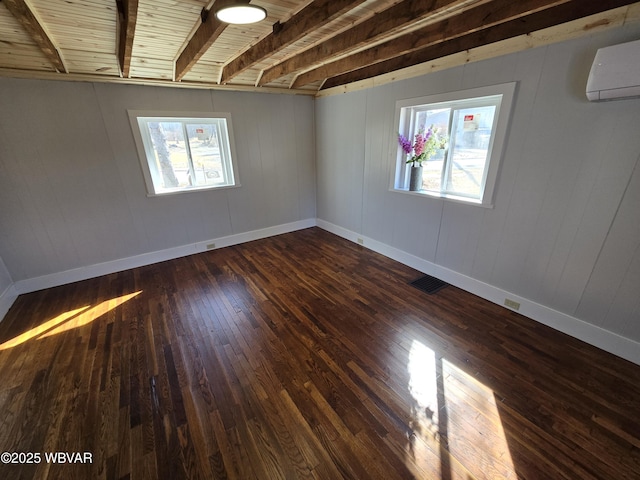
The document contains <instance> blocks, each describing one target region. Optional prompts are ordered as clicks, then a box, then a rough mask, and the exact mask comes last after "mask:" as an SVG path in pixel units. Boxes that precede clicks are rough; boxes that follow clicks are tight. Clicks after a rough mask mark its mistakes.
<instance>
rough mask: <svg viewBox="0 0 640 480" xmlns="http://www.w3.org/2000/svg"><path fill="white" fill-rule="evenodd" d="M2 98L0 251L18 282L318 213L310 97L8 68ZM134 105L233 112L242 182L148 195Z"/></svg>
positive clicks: (0, 80)
mask: <svg viewBox="0 0 640 480" xmlns="http://www.w3.org/2000/svg"><path fill="white" fill-rule="evenodd" d="M0 105H2V108H1V109H0V256H2V258H3V259H4V262H5V264H6V267H7V270H8V272H9V273H10V275H11V277H12V278H13V281H15V282H16V285H17V284H19V283H20V281H23V280H25V279H33V278H40V277H43V276H44V277H46V276H48V275H52V274H57V273H59V272H65V271H69V270H73V269H79V268H83V267H87V266H91V265H95V264H101V263H103V262H112V261H114V260H117V259H123V258H128V257H135V256H139V255H144V254H147V253H149V252H156V251H163V250H167V249H172V248H175V247H180V246H184V245H190V244H193V243H196V242H201V241H206V240H208V239H215V238H221V237H229V236H232V235H237V234H240V233H242V232H248V231H254V230H261V229H268V228H270V227H273V226H277V225H283V224H290V223H292V222H298V221H301V220H305V219H315V216H316V214H315V160H314V155H315V144H314V101H313V99H312V98H309V97H302V96H292V95H268V94H259V93H236V92H220V91H213V90H210V91H207V90H187V89H171V88H160V87H146V86H131V85H113V84H92V83H74V82H56V81H39V80H16V79H7V78H0ZM127 109H133V110H160V111H163V110H164V111H166V110H174V111H227V112H231V115H232V121H233V127H234V132H235V137H236V147H237V157H238V158H236V159H235V160H236V162H237V164H238V169H239V179H240V182H241V185H242V186H241V187H240V188H234V189H227V190H219V191H205V192H193V193H185V194H179V195H171V196H166V197H147V196H146V190H145V186H144V181H143V177H142V172H141V167H140V163H139V160H138V157H137V153H136V148H135V145H134V141H133V136H132V133H131V126H130V123H129V119H128V117H127ZM1 281H2V280H0V282H1ZM1 290H2V288H1V284H0V291H1Z"/></svg>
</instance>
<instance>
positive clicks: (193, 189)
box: [147, 183, 240, 197]
mask: <svg viewBox="0 0 640 480" xmlns="http://www.w3.org/2000/svg"><path fill="white" fill-rule="evenodd" d="M239 187H240V184H239V183H236V184H235V185H221V186H219V187H209V186H203V187H191V188H177V189H175V190H166V191H164V192H148V193H147V197H167V196H171V195H180V194H182V193H196V192H215V191H216V190H229V189H230V188H239Z"/></svg>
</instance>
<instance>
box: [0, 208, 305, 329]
mask: <svg viewBox="0 0 640 480" xmlns="http://www.w3.org/2000/svg"><path fill="white" fill-rule="evenodd" d="M315 226H316V219H315V218H308V219H306V220H299V221H296V222H291V223H285V224H282V225H276V226H273V227H267V228H261V229H259V230H252V231H250V232H243V233H237V234H234V235H228V236H226V237H220V238H212V239H210V240H206V241H201V242H196V243H192V244H189V245H182V246H178V247H173V248H167V249H165V250H158V251H156V252H149V253H143V254H141V255H135V256H133V257H127V258H121V259H118V260H113V261H109V262H104V263H97V264H94V265H88V266H86V267H80V268H74V269H72V270H66V271H64V272H58V273H52V274H49V275H43V276H41V277H34V278H28V279H26V280H18V281H17V282H15V283H14V284H13V289H14V290H15V292H16V296H17V295H20V294H23V293H29V292H35V291H37V290H42V289H45V288H51V287H57V286H59V285H65V284H67V283H73V282H78V281H80V280H87V279H89V278H95V277H100V276H102V275H108V274H110V273H115V272H121V271H123V270H129V269H130V268H136V267H142V266H145V265H151V264H154V263H158V262H164V261H166V260H172V259H174V258H180V257H185V256H187V255H192V254H194V253H201V252H204V251H206V250H208V249H207V245H211V244H212V243H215V245H216V246H215V248H222V247H229V246H231V245H238V244H240V243H244V242H250V241H252V240H259V239H261V238H266V237H272V236H274V235H280V234H283V233H289V232H293V231H296V230H302V229H304V228H310V227H315ZM0 307H1V305H0ZM7 311H8V308H7ZM0 313H2V312H1V309H0ZM5 313H6V312H5ZM2 316H4V315H1V316H0V318H1V317H2Z"/></svg>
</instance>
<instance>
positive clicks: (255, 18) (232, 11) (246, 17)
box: [216, 5, 267, 25]
mask: <svg viewBox="0 0 640 480" xmlns="http://www.w3.org/2000/svg"><path fill="white" fill-rule="evenodd" d="M216 17H217V18H218V20H220V21H221V22H225V23H233V24H237V25H244V24H247V23H256V22H259V21H261V20H264V19H265V18H267V11H266V10H265V9H264V8H262V7H258V6H256V5H230V6H228V7H222V8H221V9H220V10H218V11H216Z"/></svg>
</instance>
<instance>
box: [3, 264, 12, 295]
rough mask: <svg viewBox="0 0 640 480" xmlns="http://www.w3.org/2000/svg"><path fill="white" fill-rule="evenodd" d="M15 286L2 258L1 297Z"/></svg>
mask: <svg viewBox="0 0 640 480" xmlns="http://www.w3.org/2000/svg"><path fill="white" fill-rule="evenodd" d="M12 284H13V279H12V278H11V275H10V274H9V271H8V270H7V267H6V266H5V264H4V261H3V260H2V257H0V296H1V295H2V294H3V293H4V292H5V291H6V290H7V289H8V288H9V287H10V286H11V285H12Z"/></svg>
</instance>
